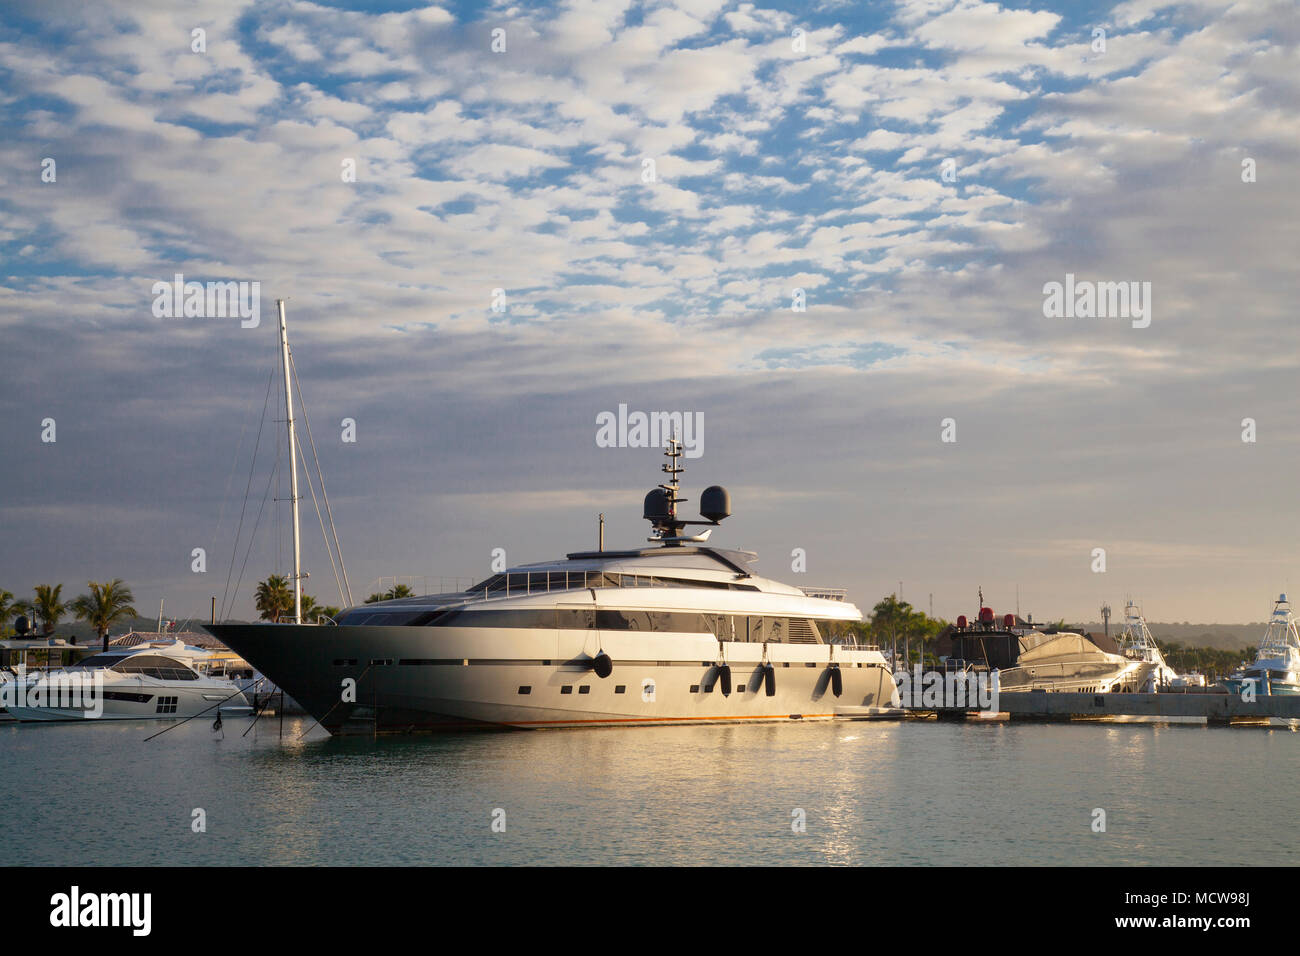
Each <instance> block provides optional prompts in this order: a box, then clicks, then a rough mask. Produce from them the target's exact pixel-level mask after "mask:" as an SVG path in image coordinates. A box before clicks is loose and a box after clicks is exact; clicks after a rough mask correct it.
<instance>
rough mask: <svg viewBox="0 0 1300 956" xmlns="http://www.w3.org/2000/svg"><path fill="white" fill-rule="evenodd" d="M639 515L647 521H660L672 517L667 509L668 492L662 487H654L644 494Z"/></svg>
mask: <svg viewBox="0 0 1300 956" xmlns="http://www.w3.org/2000/svg"><path fill="white" fill-rule="evenodd" d="M641 517H643V518H645V519H646V520H647V521H661V520H663V519H665V518H670V517H672V515H671V514H670V513H669V511H668V492H666V491H664V490H663V489H662V488H655V489H654V490H653V491H651V492H650V493H649V494H648V495H646V496H645V507H644V508H643V509H642V514H641Z"/></svg>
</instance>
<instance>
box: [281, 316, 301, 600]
mask: <svg viewBox="0 0 1300 956" xmlns="http://www.w3.org/2000/svg"><path fill="white" fill-rule="evenodd" d="M275 304H276V305H277V306H279V308H280V351H281V353H282V354H283V356H284V417H285V419H286V421H287V424H288V426H289V507H290V508H291V509H292V510H293V623H295V624H301V623H302V529H301V528H300V527H299V524H298V438H297V433H296V432H295V430H294V423H293V388H292V385H291V382H292V379H291V378H290V372H289V329H288V326H287V325H286V324H285V320H284V299H276V300H275Z"/></svg>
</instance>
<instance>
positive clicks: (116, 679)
mask: <svg viewBox="0 0 1300 956" xmlns="http://www.w3.org/2000/svg"><path fill="white" fill-rule="evenodd" d="M228 657H229V655H220V654H214V653H213V652H211V651H208V650H206V649H204V648H201V647H191V646H189V645H187V644H185V643H184V642H182V641H153V642H150V643H146V644H137V645H135V646H133V647H112V648H110V649H109V650H107V651H104V652H102V653H99V654H94V655H92V656H90V657H86V658H83V659H82V660H81V661H79V662H77V663H76V664H74V665H73V666H71V667H67V668H61V669H59V670H54V671H41V672H38V673H32V674H26V673H23V674H20V675H19V677H18V678H17V679H15V680H13V681H11V682H9V683H6V684H5V685H4V686H3V687H2V688H0V697H3V703H4V705H5V706H6V708H7V709H8V711H9V714H10V716H12V717H14V718H16V719H17V720H20V721H52V720H155V719H173V718H181V719H183V718H186V717H197V716H199V715H202V714H205V713H206V714H211V715H212V716H213V718H216V717H217V715H218V714H221V715H224V716H238V715H243V714H250V713H252V707H251V706H249V703H248V700H247V699H246V698H245V696H244V694H243V691H242V690H241V688H240V686H239V685H237V684H236V683H235V682H233V681H232V680H230V679H228V678H227V677H225V676H222V674H221V667H223V666H224V664H225V660H226V658H228Z"/></svg>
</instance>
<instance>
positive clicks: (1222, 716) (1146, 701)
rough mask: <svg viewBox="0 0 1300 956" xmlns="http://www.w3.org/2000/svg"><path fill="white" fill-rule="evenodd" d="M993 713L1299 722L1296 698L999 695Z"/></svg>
mask: <svg viewBox="0 0 1300 956" xmlns="http://www.w3.org/2000/svg"><path fill="white" fill-rule="evenodd" d="M904 710H905V713H906V714H907V715H908V716H914V717H939V718H940V719H963V718H965V717H967V716H974V715H977V714H980V715H981V716H983V714H981V712H980V711H979V710H978V709H977V708H974V707H969V706H967V707H943V706H940V707H907V708H904ZM997 711H998V712H999V713H1001V714H1005V715H1006V716H1007V717H1008V718H1009V719H1011V720H1021V721H1067V720H1096V719H1100V718H1107V717H1119V718H1123V717H1145V718H1149V719H1153V720H1160V719H1162V718H1167V719H1173V720H1178V721H1185V720H1187V719H1189V718H1201V719H1204V720H1205V721H1206V723H1209V724H1220V725H1229V724H1247V725H1251V724H1253V725H1260V724H1267V723H1268V722H1269V721H1270V720H1271V719H1274V718H1280V719H1283V720H1300V696H1295V697H1291V696H1271V695H1270V696H1261V697H1256V698H1255V700H1253V701H1250V702H1247V701H1244V700H1242V699H1241V697H1240V696H1238V695H1236V694H1216V693H1190V694H1184V693H1176V694H1169V693H1166V694H1115V693H1108V694H1078V693H1052V692H1046V691H1027V692H1010V693H1008V692H1003V693H1001V694H999V695H998V700H997Z"/></svg>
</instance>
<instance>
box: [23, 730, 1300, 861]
mask: <svg viewBox="0 0 1300 956" xmlns="http://www.w3.org/2000/svg"><path fill="white" fill-rule="evenodd" d="M152 729H153V728H146V727H143V726H142V725H130V724H107V723H105V724H99V725H85V724H68V725H43V726H34V725H32V726H29V725H22V726H19V725H9V726H0V760H2V761H3V762H4V766H5V767H6V773H5V775H4V777H3V779H2V780H0V799H3V800H4V801H5V802H6V805H8V806H29V807H39V808H40V809H41V815H42V820H43V821H44V822H43V823H42V832H43V834H44V839H42V840H41V841H30V840H18V839H13V840H10V841H9V842H7V843H6V845H7V846H10V847H18V848H19V850H18V856H17V857H16V858H15V860H14V861H15V862H23V863H42V864H60V863H91V864H111V865H120V864H166V863H170V864H181V865H185V864H213V865H222V864H245V863H254V864H272V865H279V864H317V863H321V864H383V863H407V864H438V863H444V864H452V863H455V864H481V863H486V864H530V865H546V864H596V863H606V864H608V863H616V864H675V865H699V864H713V863H730V864H741V865H747V864H793V865H817V864H857V865H869V864H886V863H946V864H959V865H961V864H976V865H979V864H987V865H997V864H1006V863H1047V864H1090V863H1118V864H1135V863H1165V864H1179V863H1187V864H1197V863H1209V862H1216V861H1221V862H1236V861H1237V860H1238V859H1240V860H1241V861H1243V862H1244V861H1247V860H1248V861H1250V862H1252V863H1289V862H1290V861H1289V849H1288V848H1287V847H1285V846H1282V845H1280V844H1279V843H1278V841H1276V840H1271V839H1270V838H1269V835H1268V834H1267V833H1261V832H1259V830H1258V828H1257V827H1254V826H1252V825H1251V824H1250V821H1251V820H1252V819H1258V818H1259V815H1260V814H1264V815H1266V817H1268V818H1279V819H1286V818H1290V817H1292V816H1294V815H1295V814H1296V813H1297V811H1298V810H1300V798H1298V797H1297V794H1298V793H1300V787H1298V786H1297V784H1300V780H1297V775H1298V774H1300V770H1298V769H1297V762H1296V760H1295V757H1294V754H1293V753H1292V750H1293V748H1294V747H1295V740H1296V738H1295V737H1294V736H1293V734H1292V733H1290V732H1277V733H1263V734H1261V733H1256V732H1252V731H1250V730H1242V729H1235V728H1234V729H1226V728H1204V727H1201V728H1199V729H1192V728H1184V727H1163V726H1158V725H1150V724H1112V725H1098V724H1048V725H1026V724H1010V723H1004V722H980V723H978V724H977V723H974V722H972V723H967V724H946V723H942V724H941V723H937V722H934V721H930V722H907V723H872V722H866V723H854V724H817V723H808V724H803V725H793V726H791V725H760V726H750V727H745V726H730V725H728V726H710V727H669V728H638V729H634V730H578V731H539V732H532V733H505V734H475V735H462V736H444V737H391V738H390V737H384V738H379V739H377V740H376V739H370V738H332V737H329V736H328V735H326V734H324V733H323V732H321V731H319V730H315V731H311V730H310V723H309V722H305V721H301V720H296V721H295V720H286V721H285V724H284V728H283V733H281V731H280V728H279V725H278V723H277V722H275V721H263V722H261V724H260V725H258V726H257V727H256V728H255V729H254V730H253V731H251V732H250V733H248V734H247V735H246V736H245V735H244V734H243V729H244V728H242V727H240V726H238V725H237V723H236V722H230V721H228V722H226V725H225V728H224V733H223V734H214V733H213V732H212V731H211V729H210V727H208V726H206V725H203V724H201V723H200V722H192V723H191V724H190V725H185V726H177V727H176V729H175V730H173V731H171V732H169V733H167V734H164V735H163V736H162V737H159V738H157V739H155V740H153V741H150V742H148V743H146V742H144V740H143V738H144V737H145V736H147V735H148V733H149V732H151V731H152ZM307 731H310V732H307ZM304 732H306V733H305V734H304ZM105 807H109V808H111V809H110V810H109V811H108V814H109V817H110V818H109V819H108V820H105V821H104V823H105V824H106V825H104V826H96V827H86V826H85V825H84V824H85V820H86V815H87V813H96V814H100V815H103V814H104V813H105V811H104V809H103V808H105ZM196 807H201V808H203V809H204V811H205V813H206V816H207V831H206V833H193V832H192V830H191V827H190V822H191V813H192V811H193V809H194V808H196ZM1097 808H1103V809H1105V811H1106V818H1107V828H1106V830H1105V832H1094V830H1093V828H1092V825H1091V824H1092V821H1093V811H1094V810H1095V809H1097ZM795 809H800V810H802V811H804V814H805V819H806V830H805V832H803V833H797V832H795V831H794V830H793V829H792V827H791V823H792V811H794V810H795ZM498 811H499V812H500V813H501V814H504V817H503V819H504V823H505V829H504V832H496V831H494V830H493V826H492V824H493V821H494V819H497V816H496V815H495V814H497V812H498ZM26 826H27V824H26V823H25V822H23V818H22V816H21V815H20V814H5V815H3V816H0V839H3V838H4V837H5V836H10V837H17V836H18V834H19V829H20V828H25V827H26Z"/></svg>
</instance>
